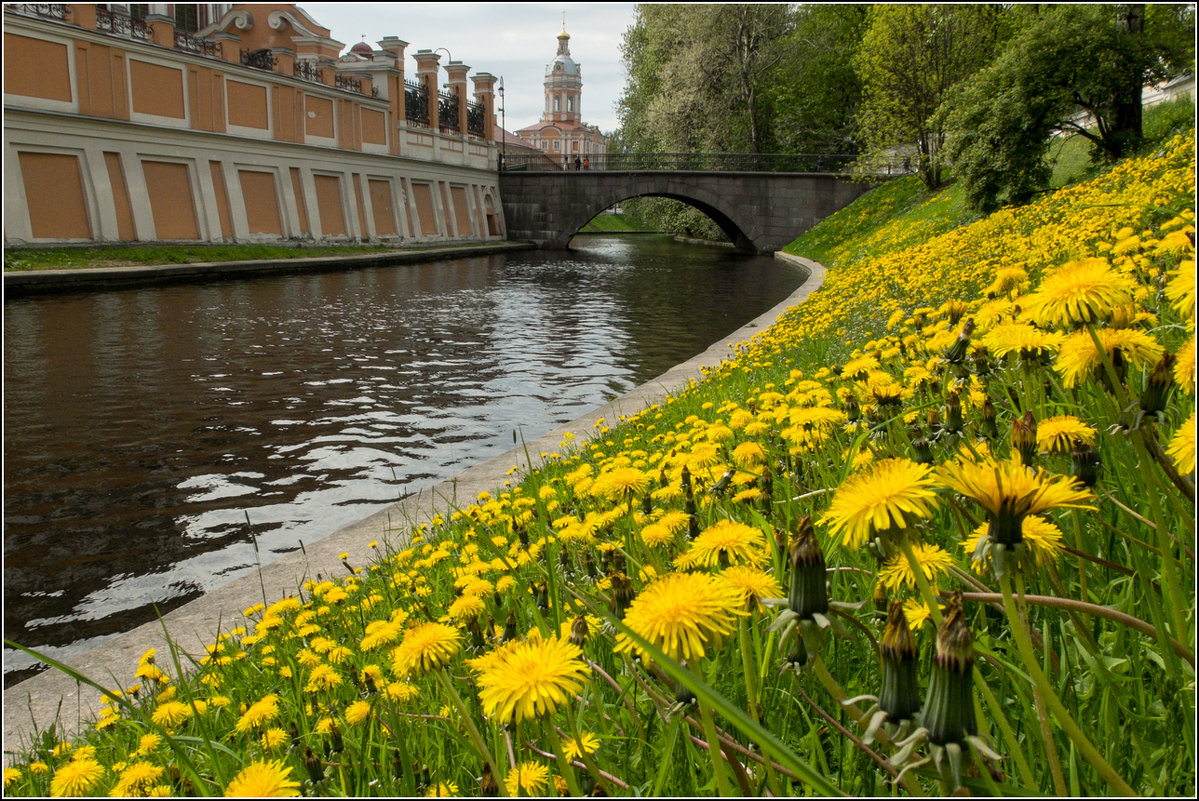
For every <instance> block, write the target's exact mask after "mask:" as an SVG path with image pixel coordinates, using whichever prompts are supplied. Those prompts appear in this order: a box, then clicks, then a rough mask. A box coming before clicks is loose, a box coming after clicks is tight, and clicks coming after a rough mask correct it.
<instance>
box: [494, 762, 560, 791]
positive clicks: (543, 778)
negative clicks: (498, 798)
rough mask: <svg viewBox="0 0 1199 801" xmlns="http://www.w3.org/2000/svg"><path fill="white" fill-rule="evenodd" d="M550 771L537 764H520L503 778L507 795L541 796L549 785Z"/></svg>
mask: <svg viewBox="0 0 1199 801" xmlns="http://www.w3.org/2000/svg"><path fill="white" fill-rule="evenodd" d="M549 780H550V770H549V768H547V767H546V766H545V765H542V764H539V763H537V762H521V763H520V764H519V765H517V766H516V767H514V768H512V770H510V771H508V775H507V776H505V777H504V787H505V788H506V789H507V790H508V795H509V796H511V797H515V796H518V795H528V796H534V797H537V796H541V795H545V788H546V787H547V786H548V785H549Z"/></svg>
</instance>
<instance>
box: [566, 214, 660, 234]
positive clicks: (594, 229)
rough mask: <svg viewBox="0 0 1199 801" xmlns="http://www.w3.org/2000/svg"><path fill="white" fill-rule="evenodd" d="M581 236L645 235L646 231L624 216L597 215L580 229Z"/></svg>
mask: <svg viewBox="0 0 1199 801" xmlns="http://www.w3.org/2000/svg"><path fill="white" fill-rule="evenodd" d="M579 233H581V234H593V233H613V234H621V233H645V229H644V228H642V227H640V226H638V225H636V224H634V223H633V221H632V220H630V219H629V218H627V217H625V216H624V215H623V214H597V215H596V216H594V217H592V218H591V221H590V222H588V223H587V224H586V225H584V226H583V227H582V228H580V229H579Z"/></svg>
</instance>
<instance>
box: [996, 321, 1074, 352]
mask: <svg viewBox="0 0 1199 801" xmlns="http://www.w3.org/2000/svg"><path fill="white" fill-rule="evenodd" d="M1065 338H1066V336H1065V334H1062V333H1061V332H1060V331H1042V330H1041V329H1039V328H1036V327H1035V326H1031V325H1029V324H1027V323H1017V322H1007V323H999V324H998V325H995V326H993V327H992V328H991V329H989V330H988V331H987V332H986V333H985V334H983V336H982V344H983V345H984V346H985V347H986V349H987V351H988V352H990V353H991V354H992V355H994V356H995V357H996V358H1003V357H1004V356H1006V355H1008V354H1009V353H1017V354H1019V355H1020V356H1021V357H1022V358H1025V359H1031V358H1034V357H1038V356H1042V355H1044V354H1046V353H1056V352H1057V350H1058V348H1060V347H1061V346H1062V341H1063V340H1065Z"/></svg>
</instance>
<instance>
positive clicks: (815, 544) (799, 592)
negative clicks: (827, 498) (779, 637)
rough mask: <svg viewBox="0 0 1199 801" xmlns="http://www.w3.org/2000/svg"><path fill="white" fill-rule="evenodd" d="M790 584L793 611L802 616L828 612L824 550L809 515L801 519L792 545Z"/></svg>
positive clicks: (789, 601) (789, 596)
mask: <svg viewBox="0 0 1199 801" xmlns="http://www.w3.org/2000/svg"><path fill="white" fill-rule="evenodd" d="M789 557H790V562H791V586H790V590H789V592H788V595H787V600H788V603H789V605H790V607H791V611H792V612H794V613H795V614H797V615H799V617H800V619H801V620H810V619H811V617H812V615H815V614H821V615H823V614H825V613H827V612H828V591H827V590H826V589H825V563H824V551H822V550H821V548H820V541H819V540H818V539H816V530H815V529H814V528H813V527H812V518H811V516H810V515H804V516H803V517H801V518H800V519H799V523H798V526H797V530H796V532H795V537H794V538H792V540H791V546H790V548H789Z"/></svg>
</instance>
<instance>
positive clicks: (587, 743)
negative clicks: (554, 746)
mask: <svg viewBox="0 0 1199 801" xmlns="http://www.w3.org/2000/svg"><path fill="white" fill-rule="evenodd" d="M599 747H600V741H599V738H598V737H596V736H595V735H594V734H592V733H591V732H588V731H581V732H579V737H578V739H575V738H574V737H571V738H569V739H566V740H563V741H562V755H563V756H565V757H566V758H567V759H570V760H574V759H582V758H583V755H584V754H594V753H595V752H596V751H598V750H599Z"/></svg>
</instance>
